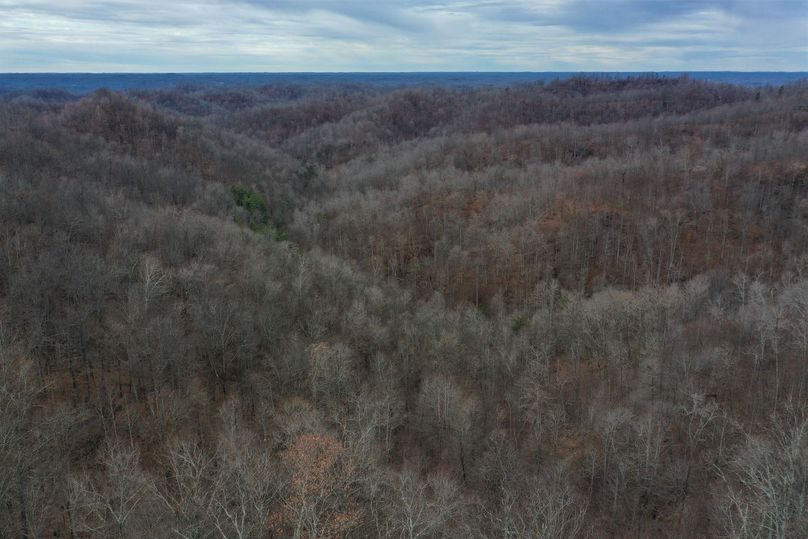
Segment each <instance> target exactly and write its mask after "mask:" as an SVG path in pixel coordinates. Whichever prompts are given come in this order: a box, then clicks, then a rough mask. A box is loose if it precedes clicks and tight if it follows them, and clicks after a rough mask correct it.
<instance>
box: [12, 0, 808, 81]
mask: <svg viewBox="0 0 808 539" xmlns="http://www.w3.org/2000/svg"><path fill="white" fill-rule="evenodd" d="M647 70H656V71H659V70H741V71H755V70H760V71H776V70H783V71H806V70H808V0H512V1H504V0H479V1H475V0H444V1H431V0H193V1H192V0H0V72H11V71H31V72H34V71H130V72H155V71H157V72H160V71H647Z"/></svg>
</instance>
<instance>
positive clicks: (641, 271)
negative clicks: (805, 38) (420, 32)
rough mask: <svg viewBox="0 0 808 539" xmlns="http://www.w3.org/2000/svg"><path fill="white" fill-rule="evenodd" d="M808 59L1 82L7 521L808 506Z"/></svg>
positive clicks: (763, 518) (125, 528)
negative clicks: (338, 80) (785, 80)
mask: <svg viewBox="0 0 808 539" xmlns="http://www.w3.org/2000/svg"><path fill="white" fill-rule="evenodd" d="M806 500H808V86H806V85H805V84H794V85H789V86H785V87H778V88H761V89H748V88H743V87H740V86H731V85H721V84H713V83H707V82H698V81H694V80H690V79H687V78H680V79H671V78H652V77H643V78H632V79H624V80H608V79H588V78H572V79H568V80H565V81H558V82H554V83H550V84H529V85H517V86H512V87H507V88H505V87H498V88H493V87H491V88H482V87H480V88H466V89H461V88H444V87H437V86H436V87H429V88H408V89H387V88H384V89H382V88H378V87H376V88H373V87H363V86H355V85H354V86H351V85H330V86H322V85H291V84H275V85H270V86H259V87H245V88H211V87H205V86H184V87H178V88H176V89H172V90H144V91H133V92H128V93H113V92H109V91H104V90H102V91H98V92H96V93H93V94H91V95H87V96H83V97H79V96H75V95H72V94H70V93H68V92H64V91H59V90H37V91H25V92H7V93H5V94H4V95H3V96H2V97H0V537H27V538H40V537H62V538H67V537H74V538H121V539H122V538H163V537H165V538H169V537H176V538H208V537H210V538H213V537H218V538H266V537H295V538H304V537H307V538H315V537H316V538H336V537H390V538H393V537H396V538H398V537H406V538H417V537H419V538H432V537H457V538H469V537H492V538H493V537H509V538H533V537H541V538H623V537H636V538H646V537H651V538H654V537H660V538H662V537H666V538H667V537H681V538H685V537H705V538H707V537H710V538H712V537H738V538H741V537H750V538H751V537H773V538H804V537H806V536H808V502H806Z"/></svg>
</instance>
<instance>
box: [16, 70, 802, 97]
mask: <svg viewBox="0 0 808 539" xmlns="http://www.w3.org/2000/svg"><path fill="white" fill-rule="evenodd" d="M582 74H586V75H588V76H603V77H617V78H623V77H636V76H642V75H648V76H665V77H678V76H680V75H683V74H687V75H689V76H690V77H692V78H694V79H700V80H706V81H712V82H724V83H730V84H742V85H745V86H754V87H757V86H766V85H781V84H788V83H790V82H795V81H798V80H801V79H805V78H808V72H805V71H801V72H762V71H761V72H740V71H699V72H691V73H684V72H680V71H665V72H659V73H642V72H628V71H626V72H611V73H593V72H588V73H576V72H557V71H546V72H513V73H490V72H489V73H474V72H456V73H3V74H0V92H3V91H11V90H30V89H32V88H59V89H64V90H68V91H71V92H77V93H89V92H92V91H94V90H97V89H99V88H109V89H111V90H129V89H134V88H137V89H156V88H170V87H173V86H177V85H188V84H190V85H205V86H209V85H220V86H242V85H257V84H273V83H288V84H327V83H337V84H350V85H353V84H359V85H372V86H381V87H397V86H424V85H440V86H455V87H466V86H487V85H491V86H506V85H510V84H522V83H530V82H536V81H545V82H549V81H553V80H558V79H566V78H570V77H573V76H577V75H582Z"/></svg>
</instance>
